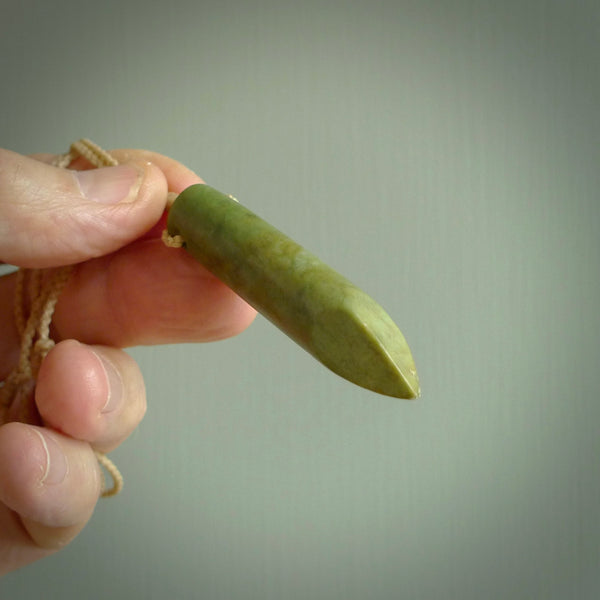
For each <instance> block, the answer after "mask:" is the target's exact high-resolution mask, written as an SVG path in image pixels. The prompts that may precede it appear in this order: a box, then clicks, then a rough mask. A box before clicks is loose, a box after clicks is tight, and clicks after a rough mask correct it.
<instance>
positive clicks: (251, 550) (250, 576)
mask: <svg viewBox="0 0 600 600" xmlns="http://www.w3.org/2000/svg"><path fill="white" fill-rule="evenodd" d="M599 36H600V6H599V5H598V2H597V1H595V0H594V1H590V2H578V1H573V2H562V1H542V0H519V1H504V2H498V1H468V0H458V1H455V0H445V1H442V0H440V1H437V2H419V1H416V0H415V1H408V0H396V1H394V0H387V1H381V0H363V1H358V0H356V1H350V2H343V1H337V2H332V1H325V0H319V1H314V0H304V1H291V0H282V1H279V2H278V1H276V0H254V1H248V2H242V1H241V0H236V1H227V0H212V1H200V2H198V1H191V0H190V1H187V2H182V1H177V0H174V1H171V2H161V3H158V2H151V1H148V2H141V1H140V2H124V1H121V2H119V1H116V0H106V1H105V2H99V3H96V5H95V6H91V5H88V4H87V3H85V2H81V1H79V2H75V1H74V0H56V1H53V2H47V1H45V0H43V1H42V0H38V1H31V0H19V1H17V0H9V1H8V2H6V0H5V2H4V3H3V5H2V8H1V9H0V49H1V51H0V61H1V63H0V65H1V67H0V68H1V78H0V87H1V96H0V103H1V108H2V110H1V111H0V140H1V145H2V146H4V147H7V148H10V149H12V150H16V151H20V152H24V153H26V152H36V151H50V152H59V151H63V150H64V149H65V148H66V147H67V146H68V144H69V143H70V142H71V141H72V140H74V139H77V138H79V137H82V136H87V137H90V138H92V139H94V140H95V141H97V142H98V143H100V144H101V145H103V146H105V147H108V148H110V147H142V148H148V149H152V150H156V151H159V152H162V153H164V154H167V155H170V156H173V157H174V158H177V159H179V160H181V161H182V162H184V163H185V164H187V165H189V166H190V167H192V168H194V169H195V170H196V171H197V172H198V173H199V174H201V175H202V176H203V177H204V178H205V179H206V180H207V181H208V182H210V183H211V184H212V185H214V186H215V187H218V188H221V189H223V190H224V191H227V192H230V193H233V194H234V195H236V196H237V197H238V198H239V199H240V200H241V201H242V202H244V203H245V204H246V205H248V206H250V207H251V208H252V209H253V210H255V211H256V212H258V213H259V214H261V215H262V216H264V217H266V218H267V220H269V221H271V222H272V223H274V224H275V225H277V226H278V227H279V228H281V229H283V230H284V231H286V232H287V233H288V234H290V235H291V236H292V237H294V238H295V239H296V240H297V241H299V242H300V243H302V244H304V245H305V246H307V247H308V248H310V249H311V250H313V251H314V252H315V253H317V254H318V255H320V256H321V258H323V259H324V260H326V261H327V262H329V263H330V264H331V265H332V266H334V267H335V268H336V269H338V270H340V271H341V272H343V273H344V274H345V275H346V276H348V277H349V278H350V279H352V280H353V281H355V282H356V283H357V284H359V285H360V286H361V287H363V288H364V289H365V290H367V291H368V292H369V293H370V294H372V295H373V296H374V297H375V298H376V299H377V300H378V301H379V302H380V303H381V304H382V305H383V306H384V307H385V308H386V309H387V310H388V312H389V313H390V314H391V315H392V316H393V318H394V319H395V320H396V321H397V323H398V324H399V326H400V328H401V329H402V330H403V332H404V334H405V335H406V337H407V339H408V341H409V342H410V345H411V348H412V350H413V352H414V355H415V359H416V361H417V366H418V368H419V372H420V376H421V380H422V386H423V397H422V399H421V400H419V401H417V402H413V403H409V402H405V401H400V400H394V399H390V398H385V397H379V396H377V395H375V394H372V393H370V392H367V391H364V390H361V389H359V388H357V387H354V386H352V385H351V384H349V383H347V382H345V381H343V380H341V379H339V378H337V377H336V376H334V375H332V374H330V373H329V372H328V371H326V370H325V369H324V368H323V367H321V366H320V365H319V364H317V363H316V362H315V361H313V360H312V359H311V358H310V357H309V356H308V355H307V354H305V353H304V352H303V351H302V350H300V349H299V348H298V347H296V346H295V345H293V344H292V343H291V342H290V341H289V340H288V339H287V338H286V337H285V336H283V335H282V334H281V333H280V332H279V331H278V330H276V329H275V328H274V327H272V326H271V325H270V324H269V323H268V322H266V321H265V320H263V319H262V318H259V319H258V320H257V321H256V322H255V323H254V325H253V326H252V327H251V328H250V329H249V330H248V331H247V332H245V333H243V334H242V335H241V336H239V337H238V338H235V339H232V340H228V341H224V342H219V343H216V344H208V345H196V346H183V345H182V346H170V347H161V348H136V349H133V350H132V354H133V355H134V356H135V357H136V358H137V359H138V360H139V362H140V364H141V367H142V369H143V371H144V373H145V376H146V381H147V385H148V394H149V412H148V415H147V417H146V419H145V421H144V422H143V424H142V425H141V426H140V428H139V430H137V431H136V433H135V434H134V435H133V436H132V439H131V440H130V441H129V442H128V443H127V444H126V445H125V446H124V447H123V448H121V449H119V450H118V451H116V452H115V453H114V458H115V460H116V461H117V462H118V464H119V466H120V467H121V469H122V470H123V472H124V474H125V477H126V488H125V490H124V492H123V494H122V496H120V497H118V498H117V499H114V500H109V501H101V502H100V504H99V507H98V510H97V512H96V514H95V516H94V518H93V520H92V522H91V523H90V525H89V527H87V529H86V530H85V531H84V533H83V534H82V535H81V536H80V537H79V538H78V539H77V541H76V542H75V543H73V544H72V545H71V546H70V547H68V548H67V549H65V550H64V551H63V552H61V553H60V554H59V555H56V556H55V557H53V558H50V559H48V560H45V561H43V562H40V563H37V564H35V565H33V566H31V567H29V568H25V569H23V570H21V571H19V572H17V573H14V574H11V575H9V576H7V577H5V578H4V579H2V581H0V597H1V598H3V599H4V598H7V599H8V598H37V597H43V598H46V599H48V600H50V599H57V600H65V599H71V598H73V599H74V598H77V599H80V598H85V599H90V600H95V599H100V598H102V599H104V598H111V599H117V600H119V599H132V600H133V599H138V598H139V599H167V598H169V599H171V598H200V599H206V600H217V599H223V600H254V599H257V600H258V599H265V600H271V599H277V600H295V599H302V600H307V599H315V600H342V599H343V600H355V599H356V600H395V599H402V600H404V599H406V600H454V599H456V600H471V599H473V600H475V599H485V600H506V599H510V600H521V599H522V600H526V599H527V600H564V599H569V600H592V599H595V598H598V597H599V596H600V468H599V467H600V436H599V425H600V404H599V398H598V371H599V368H600V365H599V360H598V359H599V351H598V344H599V338H600V317H599V312H598V307H599V305H600V269H599V258H600V241H599V226H600V201H599V198H598V190H599V189H600V169H599V162H600V161H599V159H600V150H599V142H600V117H599V110H598V107H599V100H600V70H599V69H600V67H599V59H600V38H599ZM149 268H151V265H149ZM156 275H157V277H160V273H157V274H156ZM173 310H177V307H176V306H174V307H173Z"/></svg>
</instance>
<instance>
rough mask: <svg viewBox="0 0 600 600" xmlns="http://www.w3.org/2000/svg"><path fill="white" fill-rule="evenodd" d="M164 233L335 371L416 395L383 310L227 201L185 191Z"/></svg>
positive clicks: (392, 392) (398, 338) (213, 193)
mask: <svg viewBox="0 0 600 600" xmlns="http://www.w3.org/2000/svg"><path fill="white" fill-rule="evenodd" d="M168 232H169V234H170V235H172V236H174V235H179V236H181V238H182V239H183V242H184V247H185V248H186V250H187V251H188V252H189V253H190V254H191V255H192V256H194V257H195V258H196V259H197V260H198V261H200V262H201V263H202V264H203V265H204V266H205V267H206V268H207V269H208V270H209V271H211V272H212V273H213V274H214V275H215V276H216V277H218V278H219V279H221V280H222V281H223V282H224V283H225V284H227V285H228V286H229V287H230V288H231V289H232V290H233V291H235V292H236V293H237V294H238V295H240V296H241V297H242V298H244V299H245V300H246V301H247V302H248V303H249V304H250V305H252V306H253V307H254V308H255V309H256V310H257V311H258V312H260V313H261V314H262V315H264V316H265V317H266V318H267V319H269V320H270V321H271V322H272V323H274V324H275V325H276V326H277V327H279V329H281V330H282V331H283V332H284V333H286V334H287V335H288V336H289V337H290V338H291V339H293V340H294V341H295V342H297V343H298V344H299V345H300V346H302V347H303V348H304V349H305V350H307V351H308V352H310V354H312V355H313V356H314V357H315V358H316V359H318V360H319V361H320V362H321V363H323V364H324V365H325V366H326V367H328V368H329V369H331V370H332V371H333V372H335V373H337V374H338V375H340V376H342V377H344V378H345V379H348V380H349V381H352V382H353V383H355V384H357V385H359V386H362V387H364V388H367V389H369V390H373V391H375V392H378V393H380V394H385V395H388V396H394V397H397V398H407V399H408V398H415V397H417V396H419V394H420V391H419V380H418V377H417V371H416V369H415V364H414V361H413V358H412V355H411V352H410V349H409V347H408V344H407V343H406V340H405V339H404V336H403V335H402V333H401V332H400V330H399V329H398V327H397V326H396V325H395V323H394V322H393V321H392V319H391V318H390V317H389V316H388V314H387V313H386V312H385V311H384V310H383V308H381V306H379V304H377V302H375V301H374V300H373V299H372V298H371V297H370V296H368V295H367V294H366V293H365V292H363V291H362V290H360V289H359V288H357V287H356V286H355V285H353V284H352V283H351V282H350V281H348V280H347V279H346V278H345V277H343V276H342V275H340V274H339V273H337V272H336V271H334V270H333V269H332V268H331V267H329V266H327V265H326V264H325V263H323V262H322V261H321V260H319V259H318V258H317V257H316V256H315V255H314V254H311V253H310V252H308V251H307V250H305V249H304V248H303V247H302V246H300V245H299V244H297V243H296V242H294V241H293V240H291V239H290V238H289V237H287V236H286V235H284V234H283V233H281V232H280V231H279V230H278V229H276V228H275V227H273V226H272V225H270V224H269V223H267V222H266V221H264V220H263V219H261V218H260V217H258V216H257V215H255V214H254V213H253V212H251V211H250V210H248V209H247V208H245V207H244V206H242V205H241V204H240V203H239V202H237V200H235V199H233V198H232V197H231V196H227V195H226V194H223V193H222V192H219V191H217V190H215V189H213V188H211V187H209V186H207V185H204V184H197V185H193V186H191V187H189V188H187V189H186V190H184V191H183V192H182V193H181V194H180V195H179V196H178V197H177V198H176V200H175V201H174V203H173V205H172V207H171V209H170V211H169V218H168Z"/></svg>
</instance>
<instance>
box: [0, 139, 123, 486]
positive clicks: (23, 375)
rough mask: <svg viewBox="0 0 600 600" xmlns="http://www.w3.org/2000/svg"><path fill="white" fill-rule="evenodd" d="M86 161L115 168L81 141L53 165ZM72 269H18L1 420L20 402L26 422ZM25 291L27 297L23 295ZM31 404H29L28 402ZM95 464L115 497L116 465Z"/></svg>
mask: <svg viewBox="0 0 600 600" xmlns="http://www.w3.org/2000/svg"><path fill="white" fill-rule="evenodd" d="M79 156H82V157H84V158H86V159H87V160H88V161H89V162H90V163H91V164H92V165H94V167H108V166H115V165H117V164H118V163H117V161H116V160H115V159H114V158H113V157H112V156H111V155H110V154H108V152H106V151H104V150H102V148H100V147H99V146H97V145H96V144H94V143H93V142H91V141H90V140H86V139H82V140H79V141H78V142H75V143H73V144H71V148H70V150H69V152H67V153H66V154H63V155H61V156H59V157H57V158H56V160H55V161H54V162H53V165H54V166H56V167H61V168H67V167H68V166H69V165H70V164H71V163H72V162H73V161H74V160H75V159H76V158H78V157H79ZM72 270H73V267H72V266H66V267H59V268H56V269H19V271H18V272H17V282H16V286H15V306H14V313H15V323H16V325H17V330H18V332H19V335H20V336H21V353H20V358H19V362H18V364H17V366H16V367H15V369H13V371H12V372H11V373H10V375H9V376H8V377H7V378H6V379H5V380H4V382H3V383H2V384H0V385H1V386H0V416H3V414H6V412H7V411H8V409H9V408H10V406H11V404H12V403H13V402H14V401H15V400H16V399H17V398H20V399H21V400H22V402H21V406H19V407H18V408H19V412H20V414H19V418H21V419H22V420H24V421H25V420H26V415H27V414H28V412H29V411H30V410H31V406H30V404H29V402H30V401H25V400H24V399H23V396H24V394H27V396H25V398H27V397H29V398H33V396H32V394H31V391H32V390H33V388H34V386H35V381H36V378H37V374H38V371H39V368H40V365H41V364H42V360H44V358H45V356H46V354H48V352H49V351H50V350H51V349H52V347H53V346H54V341H53V340H52V339H51V338H50V322H51V321H52V315H53V314H54V309H55V307H56V303H57V301H58V297H59V296H60V294H61V292H62V290H63V288H64V287H65V285H66V284H67V281H68V280H69V276H70V275H71V272H72ZM26 287H27V293H26ZM26 295H28V296H29V298H30V301H31V308H30V310H29V314H28V315H26V307H25V297H26ZM31 401H32V400H31ZM95 455H96V457H97V459H98V462H99V463H100V465H102V467H104V469H105V471H106V472H107V473H108V474H109V475H110V477H111V478H112V482H113V484H112V487H110V488H107V486H106V478H105V479H104V486H103V490H102V496H104V497H107V496H115V495H116V494H118V493H119V492H120V491H121V489H122V488H123V477H122V475H121V473H120V472H119V469H118V468H117V467H116V465H115V464H114V463H113V462H112V461H111V460H110V459H109V458H108V457H107V456H106V455H105V454H103V453H101V452H95Z"/></svg>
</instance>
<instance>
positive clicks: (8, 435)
mask: <svg viewBox="0 0 600 600" xmlns="http://www.w3.org/2000/svg"><path fill="white" fill-rule="evenodd" d="M101 485H102V475H101V472H100V468H99V466H98V461H97V459H96V456H95V455H94V452H93V450H92V448H91V447H90V445H89V444H87V443H85V442H81V441H79V440H74V439H72V438H69V437H68V436H65V435H62V434H61V433H59V432H56V431H51V430H49V429H47V428H44V427H37V426H34V425H27V424H25V423H18V422H13V423H8V424H6V425H3V426H1V427H0V521H3V522H5V523H7V524H8V525H9V527H7V529H6V530H3V532H2V535H1V536H0V555H3V557H4V559H5V560H2V561H1V566H0V570H1V569H5V570H12V569H15V568H17V567H19V566H22V565H24V564H27V563H29V562H32V561H33V560H36V559H38V558H40V557H41V556H43V555H44V552H41V551H40V550H41V549H44V550H57V549H60V548H61V547H63V546H65V545H66V544H68V543H69V542H70V541H71V540H72V539H73V538H74V537H75V536H76V535H77V533H79V531H81V529H82V528H83V527H84V526H85V524H86V523H87V521H88V520H89V518H90V516H91V515H92V512H93V510H94V507H95V505H96V502H97V500H98V497H99V494H100V489H101ZM2 504H3V505H4V506H2ZM7 511H12V513H9V512H7ZM19 525H20V526H19Z"/></svg>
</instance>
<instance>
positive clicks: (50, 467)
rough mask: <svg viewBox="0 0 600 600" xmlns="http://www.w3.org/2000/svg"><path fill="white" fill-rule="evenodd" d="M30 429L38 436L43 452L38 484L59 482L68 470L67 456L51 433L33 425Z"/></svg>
mask: <svg viewBox="0 0 600 600" xmlns="http://www.w3.org/2000/svg"><path fill="white" fill-rule="evenodd" d="M31 431H33V432H34V433H35V434H36V435H37V436H38V438H39V440H40V443H41V444H42V448H43V449H44V454H45V462H44V463H42V465H41V467H42V477H41V478H40V485H41V484H44V485H55V484H57V483H61V482H62V481H64V479H65V477H66V475H67V473H68V472H69V463H68V462H67V457H66V456H65V455H64V452H63V451H62V450H61V448H60V446H59V445H58V442H57V441H56V440H55V439H54V438H53V437H52V436H51V435H49V434H47V433H42V432H41V431H40V430H39V429H37V428H35V427H32V428H31Z"/></svg>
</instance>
